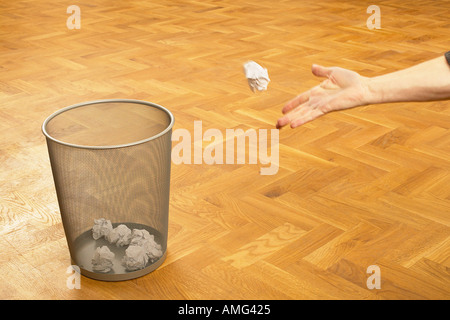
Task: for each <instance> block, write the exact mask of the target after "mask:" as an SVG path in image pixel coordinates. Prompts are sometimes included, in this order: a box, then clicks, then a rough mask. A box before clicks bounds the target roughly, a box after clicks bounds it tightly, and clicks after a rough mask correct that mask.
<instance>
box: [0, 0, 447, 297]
mask: <svg viewBox="0 0 450 320" xmlns="http://www.w3.org/2000/svg"><path fill="white" fill-rule="evenodd" d="M70 4H72V3H68V2H67V1H61V0H50V1H45V2H44V1H30V0H24V1H3V2H2V3H1V4H0V31H1V32H0V70H1V72H0V119H1V122H0V136H1V140H0V190H1V192H0V248H1V249H0V283H1V286H0V298H2V299H28V298H33V299H54V298H58V299H116V298H121V299H129V298H131V299H449V298H450V289H449V288H450V272H449V268H450V187H449V186H450V173H449V169H450V132H449V126H450V102H449V101H440V102H429V103H408V104H404V103H398V104H385V105H378V106H367V107H363V108H357V109H352V110H348V111H343V112H336V113H332V114H328V115H326V116H324V117H322V118H320V119H318V120H316V121H314V122H312V123H309V124H306V125H304V126H302V127H300V128H298V129H295V130H291V129H289V128H288V129H282V130H281V131H280V151H279V155H280V160H279V163H280V168H279V171H278V173H277V174H276V175H272V176H262V175H259V165H249V164H245V165H206V164H203V165H183V164H181V165H172V179H171V198H170V223H169V250H168V256H167V260H166V261H165V263H164V264H163V265H162V266H161V267H160V268H159V269H158V270H157V271H155V272H153V273H151V274H149V275H147V276H144V277H141V278H138V279H135V280H131V281H126V282H117V283H105V282H100V281H95V280H91V279H88V278H85V277H83V278H82V283H81V289H80V290H69V289H68V288H67V287H66V279H67V277H68V274H66V269H67V267H68V266H69V265H70V259H69V253H68V249H67V244H66V240H65V236H64V231H63V227H62V224H61V218H60V215H59V208H58V204H57V199H56V194H55V190H54V185H53V180H52V175H51V170H50V164H49V161H48V155H47V149H46V145H45V140H44V137H43V136H42V134H41V132H40V126H41V124H42V121H43V120H44V119H45V118H46V117H47V116H48V115H49V114H51V113H53V112H54V111H56V110H58V109H60V108H62V107H64V106H67V105H71V104H74V103H79V102H82V101H88V100H96V99H106V98H129V99H141V100H147V101H152V102H156V103H158V104H161V105H164V106H166V107H167V108H169V109H170V110H171V111H172V112H173V113H174V115H175V118H176V124H175V128H174V129H177V128H186V129H188V130H190V131H192V129H193V121H195V120H202V121H203V130H206V129H207V128H217V129H219V130H222V131H223V132H225V129H227V128H230V129H233V128H243V129H249V128H254V129H263V128H265V129H272V128H274V125H275V122H276V119H277V118H278V117H279V116H280V114H281V113H280V110H281V108H282V106H283V104H284V102H286V101H288V100H289V99H291V98H292V97H293V96H294V95H296V94H298V93H299V92H301V91H304V90H306V89H309V88H310V87H312V86H314V85H316V84H317V83H318V80H317V79H314V77H313V76H312V75H311V72H310V66H311V64H312V63H320V64H322V65H325V66H333V65H338V66H341V67H345V68H350V69H353V70H355V71H357V72H360V73H361V74H363V75H365V76H375V75H379V74H382V73H386V72H391V71H395V70H397V69H400V68H404V67H408V66H410V65H413V64H415V63H418V62H421V61H424V60H427V59H431V58H434V57H436V56H438V55H441V54H443V53H444V52H445V51H447V50H450V31H449V30H450V28H449V19H448V17H449V16H450V2H448V1H424V0H421V1H413V2H407V3H406V2H405V1H398V0H396V1H377V3H376V4H377V5H378V6H379V7H380V9H381V27H382V28H381V29H380V30H368V28H367V27H366V20H367V18H368V17H369V14H367V13H366V9H367V6H368V5H369V4H368V3H366V2H364V1H320V2H318V1H277V2H276V3H275V2H273V1H264V0H258V1H254V0H245V1H229V0H224V1H213V0H205V1H188V0H186V1H164V0H162V1H160V0H152V1H143V0H134V1H105V0H93V1H85V0H82V1H77V2H76V4H77V5H79V7H80V8H81V29H80V30H68V29H67V27H66V19H67V18H68V16H69V15H68V14H66V8H67V7H68V6H69V5H70ZM249 59H251V60H255V61H257V62H259V63H261V64H262V65H264V66H265V67H266V68H268V70H269V75H270V77H271V80H272V81H271V83H270V84H269V90H268V91H267V92H264V93H258V94H253V93H252V92H251V91H250V90H249V88H248V86H247V83H246V79H245V78H244V76H243V72H242V64H243V63H244V62H245V61H247V60H249ZM436 76H439V75H436ZM370 265H377V266H379V267H380V270H381V289H373V290H369V289H368V288H367V287H366V280H367V278H368V277H369V274H367V273H366V270H367V267H368V266H370Z"/></svg>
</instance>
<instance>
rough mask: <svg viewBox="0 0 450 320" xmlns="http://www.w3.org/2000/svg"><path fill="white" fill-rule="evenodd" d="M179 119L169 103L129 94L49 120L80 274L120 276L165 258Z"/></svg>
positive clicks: (54, 163) (68, 231)
mask: <svg viewBox="0 0 450 320" xmlns="http://www.w3.org/2000/svg"><path fill="white" fill-rule="evenodd" d="M173 123H174V117H173V115H172V114H171V112H170V111H169V110H167V109H166V108H164V107H162V106H160V105H157V104H154V103H149V102H145V101H138V100H128V99H126V100H117V99H114V100H97V101H90V102H85V103H81V104H77V105H72V106H69V107H66V108H63V109H61V110H59V111H57V112H55V113H54V114H52V115H51V116H49V117H48V118H47V119H46V120H45V121H44V123H43V125H42V131H43V133H44V135H45V137H46V140H47V147H48V152H49V158H50V164H51V168H52V173H53V179H54V183H55V189H56V195H57V198H58V204H59V209H60V212H61V219H62V223H63V226H64V232H65V235H66V238H67V243H68V247H69V251H70V256H71V259H72V264H74V265H77V266H78V267H79V268H80V271H81V274H83V275H85V276H87V277H90V278H94V279H98V280H105V281H120V280H127V279H133V278H136V277H140V276H142V275H145V274H147V273H149V272H151V271H153V270H155V269H156V268H157V267H159V266H160V265H161V264H162V263H163V261H164V259H165V257H166V250H167V235H168V217H169V188H170V165H171V134H172V127H173Z"/></svg>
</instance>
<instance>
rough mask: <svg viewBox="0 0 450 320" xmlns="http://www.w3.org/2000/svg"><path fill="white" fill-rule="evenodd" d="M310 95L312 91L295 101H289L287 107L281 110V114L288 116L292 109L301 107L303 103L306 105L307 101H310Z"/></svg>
mask: <svg viewBox="0 0 450 320" xmlns="http://www.w3.org/2000/svg"><path fill="white" fill-rule="evenodd" d="M309 95H310V91H306V92H303V93H301V94H299V95H298V96H296V97H295V98H294V99H292V100H290V101H288V102H287V103H286V105H285V106H284V107H283V109H282V110H281V112H282V113H283V114H286V113H288V112H289V111H291V110H292V109H294V108H296V107H298V106H299V105H301V104H302V103H305V102H306V101H308V99H309Z"/></svg>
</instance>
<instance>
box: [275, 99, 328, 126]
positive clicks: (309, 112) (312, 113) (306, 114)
mask: <svg viewBox="0 0 450 320" xmlns="http://www.w3.org/2000/svg"><path fill="white" fill-rule="evenodd" d="M320 115H322V112H321V111H320V110H318V109H317V108H315V107H314V106H311V105H309V104H308V102H307V103H304V104H303V105H300V106H298V107H297V108H295V109H294V110H292V111H291V112H289V113H288V114H286V115H284V116H283V117H281V118H279V119H278V121H277V123H276V127H277V129H281V128H282V127H284V126H286V125H288V124H290V127H291V128H296V127H298V126H301V125H302V124H305V123H306V122H309V121H311V120H314V119H315V118H317V117H319V116H320Z"/></svg>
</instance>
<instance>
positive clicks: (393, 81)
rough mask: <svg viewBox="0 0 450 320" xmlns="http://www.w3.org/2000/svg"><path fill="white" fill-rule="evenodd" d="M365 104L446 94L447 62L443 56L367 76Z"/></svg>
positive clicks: (448, 94) (449, 73)
mask: <svg viewBox="0 0 450 320" xmlns="http://www.w3.org/2000/svg"><path fill="white" fill-rule="evenodd" d="M367 85H368V88H369V92H370V97H369V99H368V103H369V104H375V103H384V102H401V101H432V100H441V99H447V98H450V66H449V65H448V64H447V61H446V60H445V57H444V56H441V57H439V58H436V59H433V60H429V61H426V62H422V63H420V64H417V65H415V66H413V67H410V68H407V69H404V70H400V71H397V72H393V73H389V74H386V75H382V76H379V77H374V78H370V79H368V83H367Z"/></svg>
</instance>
